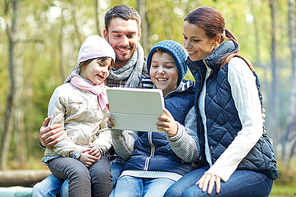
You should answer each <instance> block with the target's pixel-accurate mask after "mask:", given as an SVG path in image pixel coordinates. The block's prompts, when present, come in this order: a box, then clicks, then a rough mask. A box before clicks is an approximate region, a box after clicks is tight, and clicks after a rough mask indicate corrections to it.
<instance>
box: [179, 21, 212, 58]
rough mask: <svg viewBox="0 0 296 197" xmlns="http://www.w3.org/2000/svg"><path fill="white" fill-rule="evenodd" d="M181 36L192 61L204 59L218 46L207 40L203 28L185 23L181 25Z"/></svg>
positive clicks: (209, 39)
mask: <svg viewBox="0 0 296 197" xmlns="http://www.w3.org/2000/svg"><path fill="white" fill-rule="evenodd" d="M183 35H184V47H185V49H186V50H187V51H188V54H189V58H190V60H192V61H198V60H201V59H205V58H206V57H207V56H209V55H210V54H211V53H212V52H213V51H214V50H215V49H216V48H217V46H218V41H216V40H215V38H209V37H208V36H207V35H206V31H205V30H204V29H203V28H201V27H199V26H197V25H195V24H192V23H189V22H187V21H185V22H184V24H183Z"/></svg>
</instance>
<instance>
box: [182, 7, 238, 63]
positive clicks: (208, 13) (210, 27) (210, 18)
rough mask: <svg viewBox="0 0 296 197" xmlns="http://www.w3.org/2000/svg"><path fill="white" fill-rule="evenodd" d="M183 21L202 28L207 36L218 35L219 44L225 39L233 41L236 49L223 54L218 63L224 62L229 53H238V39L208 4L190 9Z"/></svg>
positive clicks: (218, 13) (219, 14)
mask: <svg viewBox="0 0 296 197" xmlns="http://www.w3.org/2000/svg"><path fill="white" fill-rule="evenodd" d="M184 21H187V22H189V23H191V24H195V25H197V26H199V27H201V28H203V29H204V30H205V31H206V35H207V36H208V37H209V38H214V37H215V36H216V35H220V42H219V44H221V43H222V42H223V41H224V40H225V39H226V40H231V41H232V42H233V43H234V45H235V48H236V49H235V50H234V51H232V52H231V53H226V54H224V55H223V56H222V57H221V58H220V59H219V61H218V64H222V63H224V61H225V60H226V58H227V57H228V56H229V55H231V54H235V53H239V44H238V41H237V39H236V38H235V36H234V35H233V33H232V32H231V31H230V30H228V29H227V28H225V22H224V18H223V16H222V14H221V13H220V12H219V11H218V10H216V9H214V8H212V7H209V6H201V7H198V8H197V9H195V10H193V11H191V12H190V13H189V14H188V15H187V16H186V18H185V19H184Z"/></svg>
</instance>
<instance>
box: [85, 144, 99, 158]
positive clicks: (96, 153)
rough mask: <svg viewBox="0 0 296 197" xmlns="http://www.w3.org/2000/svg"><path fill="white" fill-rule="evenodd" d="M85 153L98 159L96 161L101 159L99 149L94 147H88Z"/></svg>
mask: <svg viewBox="0 0 296 197" xmlns="http://www.w3.org/2000/svg"><path fill="white" fill-rule="evenodd" d="M87 152H88V154H90V155H92V156H94V157H96V158H98V160H100V159H101V157H102V155H101V151H100V149H98V148H97V147H95V146H92V147H90V150H89V151H87Z"/></svg>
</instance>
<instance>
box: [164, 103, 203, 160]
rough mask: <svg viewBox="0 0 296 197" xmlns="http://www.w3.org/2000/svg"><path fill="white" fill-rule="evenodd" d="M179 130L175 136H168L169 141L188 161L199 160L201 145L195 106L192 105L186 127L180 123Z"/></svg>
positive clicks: (182, 157) (177, 152)
mask: <svg viewBox="0 0 296 197" xmlns="http://www.w3.org/2000/svg"><path fill="white" fill-rule="evenodd" d="M177 124H178V132H177V135H175V136H174V137H168V141H169V142H170V145H171V147H172V149H173V151H174V152H175V153H176V155H177V156H178V157H179V158H180V159H182V160H183V161H184V162H186V163H192V162H195V161H197V160H198V158H199V155H200V146H199V143H198V141H199V140H198V136H197V120H196V113H195V108H194V107H192V108H191V109H190V111H189V112H188V114H187V115H186V118H185V127H184V126H183V125H181V124H180V123H178V122H177Z"/></svg>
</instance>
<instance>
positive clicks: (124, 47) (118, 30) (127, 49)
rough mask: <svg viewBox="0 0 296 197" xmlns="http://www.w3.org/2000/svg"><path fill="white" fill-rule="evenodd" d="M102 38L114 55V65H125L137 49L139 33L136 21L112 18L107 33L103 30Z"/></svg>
mask: <svg viewBox="0 0 296 197" xmlns="http://www.w3.org/2000/svg"><path fill="white" fill-rule="evenodd" d="M104 37H105V39H106V40H107V41H108V42H109V44H110V45H111V46H112V47H113V49H114V51H115V53H116V64H121V65H123V64H125V63H126V62H127V61H128V60H129V59H130V58H131V57H132V55H133V54H134V52H135V50H136V49H137V44H138V41H139V39H140V37H141V32H140V30H139V28H138V24H137V21H136V20H127V21H126V20H124V19H122V18H118V17H116V18H113V19H112V20H111V23H110V26H109V27H108V31H107V30H106V29H104Z"/></svg>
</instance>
